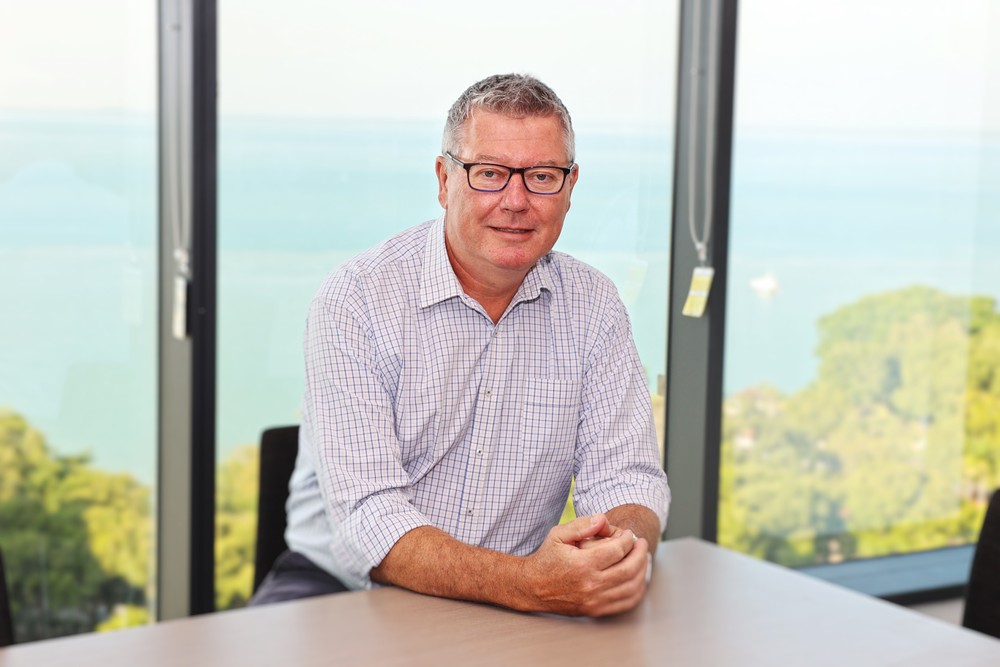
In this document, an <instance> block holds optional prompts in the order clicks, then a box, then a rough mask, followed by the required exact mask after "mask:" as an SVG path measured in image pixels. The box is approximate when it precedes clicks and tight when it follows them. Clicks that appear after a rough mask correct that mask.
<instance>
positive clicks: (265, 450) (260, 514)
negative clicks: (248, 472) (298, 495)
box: [253, 426, 299, 592]
mask: <svg viewBox="0 0 1000 667" xmlns="http://www.w3.org/2000/svg"><path fill="white" fill-rule="evenodd" d="M298 453H299V427H298V426H281V427H277V428H270V429H267V430H266V431H264V433H263V434H262V435H261V438H260V476H259V481H260V495H259V496H258V499H257V551H256V555H255V556H254V573H253V589H254V591H255V592H256V590H257V588H258V587H259V586H260V582H262V581H263V580H264V577H265V576H267V573H268V572H269V571H270V570H271V566H272V565H274V561H275V560H276V559H277V558H278V556H280V555H281V554H282V552H283V551H285V549H287V548H288V545H287V544H285V527H286V526H287V525H288V520H287V517H286V515H285V502H286V501H287V500H288V481H289V480H290V479H291V477H292V471H293V470H294V469H295V457H296V456H297V455H298Z"/></svg>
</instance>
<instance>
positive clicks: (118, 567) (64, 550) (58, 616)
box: [0, 410, 152, 641]
mask: <svg viewBox="0 0 1000 667" xmlns="http://www.w3.org/2000/svg"><path fill="white" fill-rule="evenodd" d="M151 529H152V524H151V517H150V505H149V489H148V488H146V487H144V486H142V485H141V484H140V483H139V482H137V481H136V480H134V479H133V478H132V477H130V476H128V475H121V474H113V473H107V472H103V471H100V470H96V469H94V468H93V467H92V466H91V465H90V464H89V461H88V458H87V456H85V455H84V456H57V455H55V454H54V453H53V452H52V451H51V450H50V449H49V447H48V446H47V444H46V443H45V440H44V438H43V436H42V435H41V433H39V432H38V431H37V430H35V429H34V428H32V427H31V426H30V425H29V424H28V422H27V421H26V420H25V419H24V418H23V417H21V416H20V415H17V414H15V413H13V412H10V411H7V410H0V547H2V549H3V553H4V560H5V561H6V569H7V579H8V586H9V588H10V593H11V606H12V612H13V614H14V618H15V633H16V636H17V638H18V640H19V641H27V640H31V639H38V638H42V637H52V636H59V635H64V634H71V633H76V632H83V631H87V630H91V629H93V628H94V627H95V626H96V625H98V624H99V623H101V622H102V621H104V620H105V619H107V618H108V616H109V614H110V613H111V609H112V608H113V607H114V606H115V605H116V604H120V603H123V602H125V603H129V604H132V605H139V606H141V605H143V604H144V603H145V601H146V598H147V593H148V590H147V587H148V585H149V584H148V582H149V570H150V566H149V565H150V563H149V558H150V551H151Z"/></svg>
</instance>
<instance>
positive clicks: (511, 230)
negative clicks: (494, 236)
mask: <svg viewBox="0 0 1000 667" xmlns="http://www.w3.org/2000/svg"><path fill="white" fill-rule="evenodd" d="M491 229H493V231H495V232H502V233H504V234H528V233H530V232H531V231H532V230H530V229H515V228H513V227H492V228H491Z"/></svg>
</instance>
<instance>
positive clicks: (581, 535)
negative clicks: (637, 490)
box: [551, 514, 611, 544]
mask: <svg viewBox="0 0 1000 667" xmlns="http://www.w3.org/2000/svg"><path fill="white" fill-rule="evenodd" d="M551 534H552V537H553V538H555V540H556V541H557V542H562V543H564V544H576V543H577V542H580V541H581V540H585V539H587V538H588V537H607V536H608V535H610V534H611V524H609V523H608V518H607V517H606V516H604V515H603V514H594V515H591V516H581V517H577V518H575V519H573V520H572V521H570V522H569V523H564V524H563V525H561V526H556V527H555V528H553V529H552V533H551Z"/></svg>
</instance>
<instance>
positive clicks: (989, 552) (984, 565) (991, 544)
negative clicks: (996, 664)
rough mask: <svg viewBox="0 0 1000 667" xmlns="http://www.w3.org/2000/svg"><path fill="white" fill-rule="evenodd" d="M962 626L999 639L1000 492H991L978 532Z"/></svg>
mask: <svg viewBox="0 0 1000 667" xmlns="http://www.w3.org/2000/svg"><path fill="white" fill-rule="evenodd" d="M962 625H964V626H965V627H967V628H971V629H972V630H978V631H979V632H982V633H985V634H988V635H992V636H994V637H1000V492H994V493H993V496H992V497H991V498H990V504H989V506H988V507H987V508H986V517H985V518H984V519H983V527H982V529H981V530H980V531H979V541H978V542H977V543H976V553H975V555H974V556H973V557H972V569H971V570H970V572H969V585H968V588H967V589H966V594H965V614H964V616H963V618H962Z"/></svg>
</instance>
